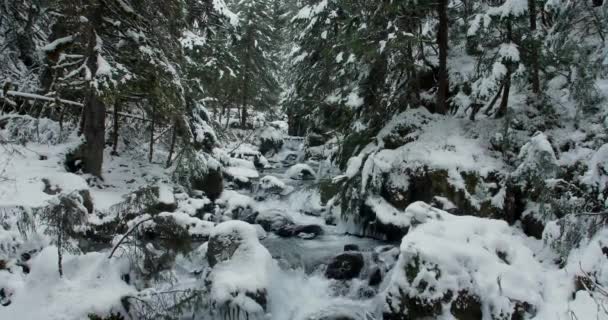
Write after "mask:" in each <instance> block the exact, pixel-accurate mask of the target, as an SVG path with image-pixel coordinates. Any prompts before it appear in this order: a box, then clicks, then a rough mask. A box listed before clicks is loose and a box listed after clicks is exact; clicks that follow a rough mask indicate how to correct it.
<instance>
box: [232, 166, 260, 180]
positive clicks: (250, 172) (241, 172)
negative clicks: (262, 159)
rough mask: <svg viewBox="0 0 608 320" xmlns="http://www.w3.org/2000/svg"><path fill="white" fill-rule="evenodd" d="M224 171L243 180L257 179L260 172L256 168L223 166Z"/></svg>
mask: <svg viewBox="0 0 608 320" xmlns="http://www.w3.org/2000/svg"><path fill="white" fill-rule="evenodd" d="M224 171H225V172H226V173H227V174H228V175H230V176H232V177H235V178H236V179H241V180H244V181H249V179H257V178H259V177H260V174H259V173H258V171H257V170H255V169H251V168H245V167H227V168H224Z"/></svg>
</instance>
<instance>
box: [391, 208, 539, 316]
mask: <svg viewBox="0 0 608 320" xmlns="http://www.w3.org/2000/svg"><path fill="white" fill-rule="evenodd" d="M412 206H415V207H416V208H411V209H410V210H412V209H416V210H415V211H424V210H428V208H426V209H425V207H424V206H423V205H421V204H420V203H414V204H412ZM433 211H438V210H437V209H433ZM524 241H525V240H524V239H523V238H522V237H521V235H518V234H517V233H516V232H515V231H514V229H512V228H511V227H509V225H508V224H507V223H506V222H504V221H499V220H489V219H480V218H475V217H459V216H453V215H450V214H449V213H447V212H442V213H441V219H431V220H428V221H427V222H425V223H422V224H420V225H418V226H416V227H414V228H413V229H412V230H410V232H409V233H408V234H407V235H406V236H405V237H404V238H403V241H402V243H401V254H400V256H399V260H398V261H397V264H396V266H395V268H394V270H393V273H392V275H391V277H390V278H389V279H388V283H387V288H386V291H385V292H384V293H383V297H384V300H385V304H384V307H383V313H384V319H387V320H394V319H423V318H426V317H429V318H435V317H437V316H439V315H441V314H446V313H451V314H452V315H453V316H455V317H456V318H458V319H479V320H481V319H524V318H525V317H527V316H530V315H533V314H534V313H535V310H536V307H537V306H539V305H540V304H541V302H542V292H543V284H542V283H541V279H542V275H543V268H542V266H541V264H540V263H539V262H538V261H537V260H536V259H535V258H534V254H533V252H532V251H531V250H530V249H529V248H528V247H526V245H525V243H524Z"/></svg>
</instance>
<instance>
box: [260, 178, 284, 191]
mask: <svg viewBox="0 0 608 320" xmlns="http://www.w3.org/2000/svg"><path fill="white" fill-rule="evenodd" d="M260 187H261V188H262V189H265V190H268V189H274V188H277V189H281V190H283V189H285V188H286V187H287V185H286V184H285V182H283V181H281V180H280V179H279V178H277V177H275V176H265V177H263V178H262V179H260Z"/></svg>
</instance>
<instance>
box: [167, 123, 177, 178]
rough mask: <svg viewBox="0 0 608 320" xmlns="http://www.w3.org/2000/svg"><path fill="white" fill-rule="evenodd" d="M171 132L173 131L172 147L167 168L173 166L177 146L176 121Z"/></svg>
mask: <svg viewBox="0 0 608 320" xmlns="http://www.w3.org/2000/svg"><path fill="white" fill-rule="evenodd" d="M171 130H173V132H172V133H171V146H170V147H169V156H168V157H167V168H169V167H171V165H172V164H173V153H174V152H175V144H176V143H177V121H175V124H174V125H173V128H172V129H171Z"/></svg>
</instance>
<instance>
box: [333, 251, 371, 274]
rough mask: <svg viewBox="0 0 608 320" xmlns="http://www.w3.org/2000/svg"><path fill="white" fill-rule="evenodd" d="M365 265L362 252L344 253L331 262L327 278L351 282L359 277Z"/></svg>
mask: <svg viewBox="0 0 608 320" xmlns="http://www.w3.org/2000/svg"><path fill="white" fill-rule="evenodd" d="M364 264H365V261H364V260H363V255H362V254H361V253H360V252H344V253H341V254H339V255H338V256H336V257H334V258H333V259H332V260H331V261H330V263H329V264H328V265H327V269H326V270H325V276H326V277H327V278H329V279H336V280H350V279H353V278H356V277H358V276H359V274H360V273H361V270H362V269H363V266H364Z"/></svg>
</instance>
